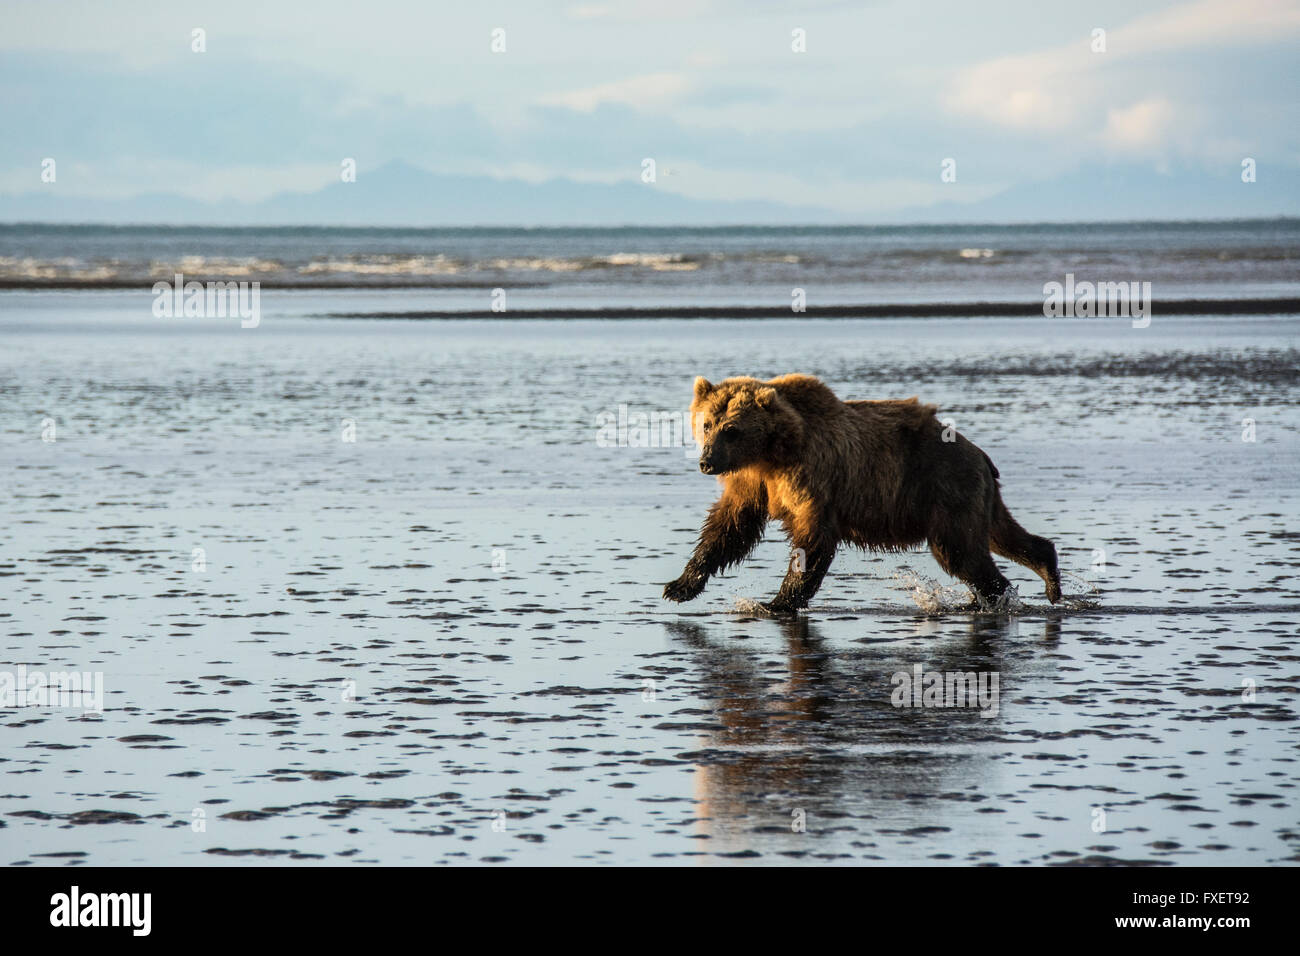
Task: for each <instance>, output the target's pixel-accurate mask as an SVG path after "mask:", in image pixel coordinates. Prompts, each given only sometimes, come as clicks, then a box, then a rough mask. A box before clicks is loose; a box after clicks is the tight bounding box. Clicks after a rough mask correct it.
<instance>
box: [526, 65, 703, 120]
mask: <svg viewBox="0 0 1300 956" xmlns="http://www.w3.org/2000/svg"><path fill="white" fill-rule="evenodd" d="M689 89H690V82H689V81H688V80H687V79H686V75H685V74H684V73H647V74H645V75H643V76H632V77H628V78H627V79H625V80H616V81H615V82H613V83H601V84H599V85H598V86H589V87H586V88H585V89H580V90H569V91H568V92H564V93H550V94H547V95H545V96H542V97H539V98H538V103H540V104H541V105H543V106H564V107H567V108H568V109H571V110H577V111H578V112H580V113H591V112H593V111H594V110H595V109H596V108H597V107H600V106H604V105H606V104H608V103H619V104H623V105H626V106H634V107H641V108H645V107H663V106H666V105H669V104H671V103H673V102H675V101H676V100H678V99H679V98H680V97H681V96H683V95H684V94H685V93H686V92H687V91H688V90H689Z"/></svg>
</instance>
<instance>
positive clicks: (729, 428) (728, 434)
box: [720, 425, 740, 438]
mask: <svg viewBox="0 0 1300 956" xmlns="http://www.w3.org/2000/svg"><path fill="white" fill-rule="evenodd" d="M720 434H721V435H722V437H723V438H737V437H739V435H740V429H739V428H737V427H736V426H735V425H723V426H722V431H721V433H720Z"/></svg>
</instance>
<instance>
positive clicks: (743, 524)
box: [664, 494, 767, 602]
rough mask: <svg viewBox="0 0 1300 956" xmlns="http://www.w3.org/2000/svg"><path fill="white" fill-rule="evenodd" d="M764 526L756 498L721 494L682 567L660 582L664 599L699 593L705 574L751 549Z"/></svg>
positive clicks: (764, 517) (688, 597) (681, 598)
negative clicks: (670, 578)
mask: <svg viewBox="0 0 1300 956" xmlns="http://www.w3.org/2000/svg"><path fill="white" fill-rule="evenodd" d="M766 526H767V510H766V508H765V507H763V506H762V505H761V504H760V503H759V502H756V501H753V500H743V501H742V500H738V499H737V498H735V497H732V496H729V495H725V494H724V495H723V496H722V498H720V499H718V501H717V502H715V503H714V505H713V507H711V508H710V509H709V516H708V517H707V518H706V519H704V527H703V528H702V529H701V530H700V540H699V543H698V544H696V546H695V553H694V554H693V555H691V559H690V560H689V561H687V562H686V570H684V571H683V572H682V574H681V577H679V578H678V579H677V580H676V581H669V582H668V583H667V584H665V585H664V599H665V600H668V601H679V602H680V601H689V600H691V599H692V598H696V597H699V594H700V592H701V591H703V590H704V585H705V584H707V583H708V580H709V578H711V577H713V575H715V574H717V573H718V572H719V571H723V570H725V569H726V568H727V567H729V566H730V565H732V564H735V563H736V562H738V561H740V560H742V559H743V558H744V557H745V555H747V554H749V552H751V551H753V550H754V546H755V545H757V544H758V542H759V541H760V540H762V538H763V529H764V528H765V527H766Z"/></svg>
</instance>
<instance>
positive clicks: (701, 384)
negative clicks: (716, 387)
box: [695, 375, 713, 402]
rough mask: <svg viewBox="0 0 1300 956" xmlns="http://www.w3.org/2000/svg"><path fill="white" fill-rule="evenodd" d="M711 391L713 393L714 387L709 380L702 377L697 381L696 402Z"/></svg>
mask: <svg viewBox="0 0 1300 956" xmlns="http://www.w3.org/2000/svg"><path fill="white" fill-rule="evenodd" d="M711 391H713V385H712V383H711V382H710V381H709V380H708V379H707V378H705V377H704V376H703V375H701V376H699V377H698V378H696V379H695V400H696V401H697V402H698V401H699V400H700V399H702V398H703V397H704V396H705V395H708V394H709V392H711Z"/></svg>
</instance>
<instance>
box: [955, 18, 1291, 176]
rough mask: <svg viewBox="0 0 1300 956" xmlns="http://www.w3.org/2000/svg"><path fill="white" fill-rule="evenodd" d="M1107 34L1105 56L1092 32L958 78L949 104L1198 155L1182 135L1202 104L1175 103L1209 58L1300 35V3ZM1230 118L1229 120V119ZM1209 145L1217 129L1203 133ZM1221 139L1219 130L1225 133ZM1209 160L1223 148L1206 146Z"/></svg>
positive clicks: (965, 111) (1044, 130)
mask: <svg viewBox="0 0 1300 956" xmlns="http://www.w3.org/2000/svg"><path fill="white" fill-rule="evenodd" d="M1102 29H1105V30H1106V32H1105V37H1104V44H1105V46H1104V51H1102V52H1096V51H1094V49H1093V40H1094V38H1093V36H1092V31H1091V30H1090V31H1088V33H1086V34H1085V33H1080V35H1079V36H1078V37H1077V38H1076V39H1074V40H1072V41H1071V42H1069V43H1066V44H1062V45H1059V46H1056V47H1054V48H1050V49H1044V50H1038V51H1036V52H1033V53H1027V54H1021V55H1016V56H1006V57H998V58H996V59H992V60H987V61H984V62H982V63H978V64H975V65H974V66H971V67H968V68H966V69H963V70H961V71H959V72H958V73H957V74H956V76H955V77H954V79H953V81H952V83H951V84H950V85H949V87H948V89H947V91H946V93H945V95H944V96H943V98H942V102H943V105H944V107H945V108H946V109H947V110H949V111H950V112H952V113H954V114H957V115H960V116H962V117H964V118H966V119H968V120H975V121H978V122H981V123H985V124H992V125H994V126H996V127H1001V128H1004V129H1012V130H1019V131H1024V132H1033V133H1039V134H1046V135H1049V136H1059V135H1060V134H1062V133H1069V134H1072V136H1071V142H1073V143H1075V144H1076V145H1077V144H1079V143H1081V142H1082V143H1088V144H1093V145H1100V146H1102V147H1104V148H1108V149H1115V150H1118V151H1124V152H1133V151H1141V150H1152V149H1154V148H1156V147H1157V146H1159V145H1161V143H1162V142H1164V143H1165V144H1166V145H1168V146H1171V147H1174V148H1176V149H1179V150H1185V149H1187V148H1195V145H1194V144H1191V143H1189V142H1188V137H1186V136H1184V135H1176V136H1174V137H1173V138H1174V139H1175V140H1177V142H1168V141H1167V137H1169V136H1170V135H1171V134H1182V133H1185V132H1186V131H1187V129H1188V128H1189V127H1190V126H1191V125H1194V124H1195V123H1197V122H1199V121H1198V113H1200V112H1202V111H1200V110H1198V109H1197V108H1196V104H1195V103H1194V102H1193V101H1191V100H1190V99H1188V98H1186V97H1187V96H1189V95H1194V94H1186V95H1184V96H1180V97H1177V98H1175V97H1173V96H1171V95H1170V94H1169V93H1168V92H1166V91H1167V90H1171V89H1179V90H1180V91H1181V90H1185V88H1186V87H1187V86H1188V85H1189V84H1190V82H1191V81H1193V80H1194V79H1195V78H1196V74H1197V70H1198V69H1199V68H1200V67H1201V65H1202V64H1203V63H1205V62H1206V61H1207V60H1208V59H1210V58H1211V57H1214V56H1221V55H1222V54H1223V53H1224V52H1225V51H1227V50H1230V49H1231V48H1234V47H1248V46H1251V45H1263V44H1273V45H1276V44H1279V43H1284V42H1286V39H1287V38H1288V37H1294V36H1296V35H1300V3H1296V2H1294V0H1199V2H1195V3H1189V4H1183V5H1181V6H1175V7H1171V8H1169V9H1166V10H1162V11H1160V12H1158V13H1152V14H1149V15H1146V16H1142V17H1139V18H1137V19H1135V20H1133V21H1131V22H1129V23H1127V24H1123V25H1120V26H1117V27H1115V28H1113V29H1106V28H1105V27H1103V28H1102ZM1223 119H1226V117H1224V118H1223ZM1202 132H1203V133H1205V134H1206V135H1207V136H1209V137H1210V140H1212V139H1213V137H1214V136H1215V135H1216V131H1215V130H1212V129H1206V130H1203V131H1202ZM1220 132H1221V131H1220ZM1203 145H1204V146H1205V148H1206V150H1207V151H1208V152H1214V153H1216V154H1217V153H1220V152H1222V150H1221V149H1219V146H1220V145H1221V144H1219V143H1215V142H1212V141H1206V142H1205V143H1204V144H1203Z"/></svg>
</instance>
